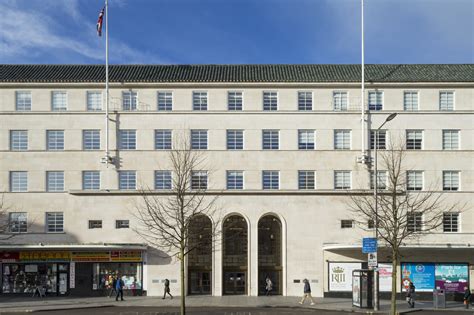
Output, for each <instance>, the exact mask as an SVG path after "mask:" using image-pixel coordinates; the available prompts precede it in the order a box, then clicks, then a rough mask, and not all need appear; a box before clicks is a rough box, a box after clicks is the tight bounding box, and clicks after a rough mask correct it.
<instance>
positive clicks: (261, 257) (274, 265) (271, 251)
mask: <svg viewBox="0 0 474 315" xmlns="http://www.w3.org/2000/svg"><path fill="white" fill-rule="evenodd" d="M281 234H282V233H281V222H280V219H278V218H277V217H276V216H274V215H265V216H263V217H262V218H260V220H259V221H258V294H259V295H263V294H265V280H266V277H267V276H268V277H269V278H270V280H271V281H272V283H273V290H272V294H276V295H281V294H282V274H283V272H282V270H283V268H282V235H281Z"/></svg>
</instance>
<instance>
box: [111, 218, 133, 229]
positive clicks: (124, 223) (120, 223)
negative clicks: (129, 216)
mask: <svg viewBox="0 0 474 315" xmlns="http://www.w3.org/2000/svg"><path fill="white" fill-rule="evenodd" d="M115 228H116V229H128V228H130V221H129V220H115Z"/></svg>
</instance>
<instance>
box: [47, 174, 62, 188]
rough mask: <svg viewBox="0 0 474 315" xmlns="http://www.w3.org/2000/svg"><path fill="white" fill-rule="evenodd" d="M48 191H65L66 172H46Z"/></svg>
mask: <svg viewBox="0 0 474 315" xmlns="http://www.w3.org/2000/svg"><path fill="white" fill-rule="evenodd" d="M46 191H49V192H55V191H64V172H63V171H48V172H46Z"/></svg>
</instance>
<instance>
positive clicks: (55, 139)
mask: <svg viewBox="0 0 474 315" xmlns="http://www.w3.org/2000/svg"><path fill="white" fill-rule="evenodd" d="M46 138H47V142H46V143H47V149H48V150H49V151H61V150H64V130H47V131H46Z"/></svg>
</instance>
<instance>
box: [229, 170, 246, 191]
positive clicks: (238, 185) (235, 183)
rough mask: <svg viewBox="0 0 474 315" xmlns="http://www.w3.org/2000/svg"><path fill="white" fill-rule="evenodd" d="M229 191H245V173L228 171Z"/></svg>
mask: <svg viewBox="0 0 474 315" xmlns="http://www.w3.org/2000/svg"><path fill="white" fill-rule="evenodd" d="M227 189H230V190H236V189H244V172H243V171H227Z"/></svg>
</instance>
